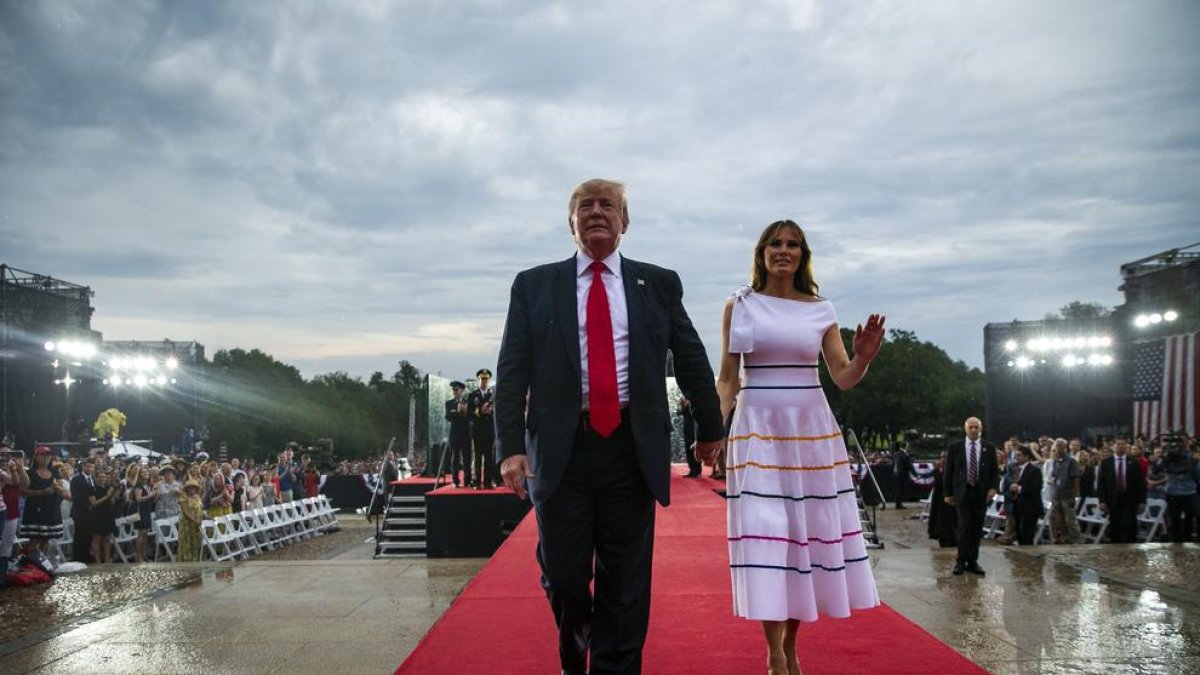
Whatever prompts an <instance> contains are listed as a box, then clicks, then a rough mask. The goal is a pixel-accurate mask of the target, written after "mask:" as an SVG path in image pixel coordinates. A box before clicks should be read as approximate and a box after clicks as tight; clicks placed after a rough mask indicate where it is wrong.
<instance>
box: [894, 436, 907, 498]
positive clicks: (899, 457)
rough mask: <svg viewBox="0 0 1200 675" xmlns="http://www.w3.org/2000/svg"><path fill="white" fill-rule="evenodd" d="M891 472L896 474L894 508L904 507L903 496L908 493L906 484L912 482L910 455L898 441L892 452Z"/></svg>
mask: <svg viewBox="0 0 1200 675" xmlns="http://www.w3.org/2000/svg"><path fill="white" fill-rule="evenodd" d="M892 473H893V474H895V476H896V508H897V509H903V508H905V506H904V498H905V497H906V496H907V495H908V485H909V483H910V482H912V478H911V476H910V474H911V473H912V457H910V456H909V454H908V450H907V449H905V447H904V445H903V444H900V443H897V444H896V451H895V452H893V453H892Z"/></svg>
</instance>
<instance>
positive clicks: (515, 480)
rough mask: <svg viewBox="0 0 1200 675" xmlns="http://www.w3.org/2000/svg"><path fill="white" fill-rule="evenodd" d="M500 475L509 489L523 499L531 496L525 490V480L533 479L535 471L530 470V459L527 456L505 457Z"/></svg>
mask: <svg viewBox="0 0 1200 675" xmlns="http://www.w3.org/2000/svg"><path fill="white" fill-rule="evenodd" d="M500 475H501V476H502V477H503V478H504V484H505V485H506V486H508V489H510V490H512V491H513V492H515V493H517V496H518V497H520V498H521V499H525V497H526V496H527V495H528V494H529V493H528V492H527V491H526V490H525V479H526V478H533V469H530V468H529V458H528V457H526V456H525V455H513V456H512V457H505V458H504V461H503V462H501V463H500Z"/></svg>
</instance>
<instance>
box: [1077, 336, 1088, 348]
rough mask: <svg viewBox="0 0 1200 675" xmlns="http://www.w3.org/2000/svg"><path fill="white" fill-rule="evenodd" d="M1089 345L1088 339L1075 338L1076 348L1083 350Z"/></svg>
mask: <svg viewBox="0 0 1200 675" xmlns="http://www.w3.org/2000/svg"><path fill="white" fill-rule="evenodd" d="M1087 343H1088V341H1087V338H1084V337H1077V338H1075V347H1076V348H1078V349H1083V348H1084V347H1086V346H1087Z"/></svg>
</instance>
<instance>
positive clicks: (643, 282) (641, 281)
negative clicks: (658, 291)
mask: <svg viewBox="0 0 1200 675" xmlns="http://www.w3.org/2000/svg"><path fill="white" fill-rule="evenodd" d="M645 285H646V280H645V279H638V286H645Z"/></svg>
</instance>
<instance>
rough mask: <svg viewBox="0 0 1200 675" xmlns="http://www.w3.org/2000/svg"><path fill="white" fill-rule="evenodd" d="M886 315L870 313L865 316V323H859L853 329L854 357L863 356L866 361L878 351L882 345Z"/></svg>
mask: <svg viewBox="0 0 1200 675" xmlns="http://www.w3.org/2000/svg"><path fill="white" fill-rule="evenodd" d="M884 321H886V317H884V316H883V315H882V314H872V315H871V316H870V317H868V318H867V325H866V326H865V327H864V326H863V325H862V324H861V323H860V324H858V327H857V328H855V329H854V358H863V359H866V360H867V361H868V362H869V361H870V360H871V359H873V358H875V355H876V354H878V353H879V348H880V346H882V345H883V335H884V330H883V324H884Z"/></svg>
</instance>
